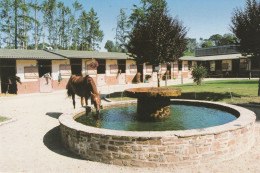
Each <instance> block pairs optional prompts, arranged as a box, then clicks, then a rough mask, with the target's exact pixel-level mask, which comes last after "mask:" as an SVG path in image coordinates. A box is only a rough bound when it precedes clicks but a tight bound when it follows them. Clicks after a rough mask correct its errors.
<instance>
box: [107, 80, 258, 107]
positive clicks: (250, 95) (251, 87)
mask: <svg viewBox="0 0 260 173" xmlns="http://www.w3.org/2000/svg"><path fill="white" fill-rule="evenodd" d="M169 87H174V88H181V90H182V95H181V96H180V97H178V98H180V99H196V100H207V101H218V102H227V103H250V104H260V97H258V96H257V92H258V80H219V81H208V82H202V85H201V86H196V84H185V85H174V86H169ZM121 95H122V93H121V92H117V93H113V94H111V95H110V97H109V96H108V98H109V99H111V100H113V101H120V100H130V99H132V98H128V97H122V99H121ZM122 96H123V95H122ZM231 96H232V99H231Z"/></svg>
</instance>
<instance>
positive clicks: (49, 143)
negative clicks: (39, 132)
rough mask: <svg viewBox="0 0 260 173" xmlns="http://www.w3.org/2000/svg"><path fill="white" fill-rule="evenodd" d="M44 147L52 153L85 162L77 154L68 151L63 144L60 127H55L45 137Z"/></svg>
mask: <svg viewBox="0 0 260 173" xmlns="http://www.w3.org/2000/svg"><path fill="white" fill-rule="evenodd" d="M43 143H44V145H45V146H46V147H47V148H48V149H50V150H51V151H53V152H55V153H57V154H60V155H63V156H66V157H70V158H74V159H79V160H83V159H82V158H81V157H79V156H77V155H76V154H74V153H72V152H70V151H68V150H67V149H66V148H65V147H64V146H63V145H62V142H61V135H60V127H59V126H57V127H54V128H53V129H51V130H50V131H48V132H47V133H46V134H45V135H44V137H43Z"/></svg>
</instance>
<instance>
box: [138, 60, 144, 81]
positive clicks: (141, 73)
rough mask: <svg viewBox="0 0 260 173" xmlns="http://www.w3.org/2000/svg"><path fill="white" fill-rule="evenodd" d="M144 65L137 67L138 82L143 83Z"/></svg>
mask: <svg viewBox="0 0 260 173" xmlns="http://www.w3.org/2000/svg"><path fill="white" fill-rule="evenodd" d="M143 68H144V66H143V64H139V65H137V75H136V81H137V82H142V81H143Z"/></svg>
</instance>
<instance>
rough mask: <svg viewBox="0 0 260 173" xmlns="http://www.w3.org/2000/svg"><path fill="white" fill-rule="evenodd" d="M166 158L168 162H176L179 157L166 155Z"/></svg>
mask: <svg viewBox="0 0 260 173" xmlns="http://www.w3.org/2000/svg"><path fill="white" fill-rule="evenodd" d="M166 160H167V161H168V162H178V161H180V158H179V157H178V156H166Z"/></svg>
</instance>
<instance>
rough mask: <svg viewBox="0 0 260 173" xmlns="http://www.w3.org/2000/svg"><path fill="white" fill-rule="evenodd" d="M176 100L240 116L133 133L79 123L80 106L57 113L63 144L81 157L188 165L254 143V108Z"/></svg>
mask: <svg viewBox="0 0 260 173" xmlns="http://www.w3.org/2000/svg"><path fill="white" fill-rule="evenodd" d="M124 103H125V102H121V104H124ZM130 103H134V101H132V102H130ZM175 103H178V104H180V103H182V104H188V105H199V106H205V107H212V108H217V109H222V110H226V111H228V112H232V113H234V115H236V116H238V118H237V119H236V120H234V121H232V122H230V123H227V124H224V125H220V126H214V127H209V128H205V129H192V130H179V131H153V132H151V131H150V132H149V131H144V132H135V131H120V130H108V129H100V128H95V127H90V126H85V125H82V124H80V123H77V122H76V121H75V120H74V118H75V117H77V115H78V114H79V113H81V112H83V111H84V109H81V110H76V111H72V112H69V113H66V114H63V115H61V116H60V117H59V121H60V128H61V137H62V143H63V144H64V146H65V147H66V148H67V149H68V150H70V151H72V152H73V153H76V154H78V155H80V156H81V157H83V158H85V159H89V160H93V161H98V162H103V163H109V164H115V165H122V166H137V167H176V166H180V167H188V166H192V165H194V164H196V165H197V164H204V163H208V162H216V161H223V160H228V159H232V158H234V157H236V156H238V155H240V154H242V153H245V152H246V151H248V150H249V149H250V148H251V147H252V145H253V144H254V140H255V139H254V125H255V119H256V117H255V114H254V113H253V112H252V111H249V110H247V109H245V108H242V107H239V106H234V105H229V104H224V103H213V102H206V101H194V100H171V104H175ZM116 104H118V103H116ZM128 104H129V102H128ZM110 106H112V104H111V105H110Z"/></svg>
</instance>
